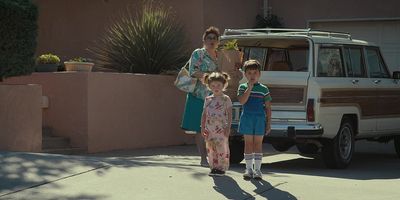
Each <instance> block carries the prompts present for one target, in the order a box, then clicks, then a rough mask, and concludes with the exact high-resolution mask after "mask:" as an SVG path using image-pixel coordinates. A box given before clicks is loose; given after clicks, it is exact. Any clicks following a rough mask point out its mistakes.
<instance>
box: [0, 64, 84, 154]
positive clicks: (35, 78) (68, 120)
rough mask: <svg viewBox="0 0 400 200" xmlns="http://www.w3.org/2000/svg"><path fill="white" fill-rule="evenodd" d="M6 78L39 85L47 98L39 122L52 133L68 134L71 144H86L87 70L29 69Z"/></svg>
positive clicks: (77, 145) (14, 81)
mask: <svg viewBox="0 0 400 200" xmlns="http://www.w3.org/2000/svg"><path fill="white" fill-rule="evenodd" d="M6 82H8V83H17V84H30V83H34V84H38V85H41V86H42V89H43V95H44V96H47V97H48V100H49V106H48V108H45V109H43V126H49V127H51V128H52V129H53V134H54V135H56V136H63V137H69V138H70V139H71V145H72V146H73V147H81V148H87V132H88V127H87V124H88V117H87V111H88V108H87V107H88V105H87V101H88V100H87V98H88V97H87V94H88V91H87V73H74V72H72V73H66V72H65V73H63V72H61V73H33V74H32V75H30V76H20V77H13V78H9V79H7V80H6Z"/></svg>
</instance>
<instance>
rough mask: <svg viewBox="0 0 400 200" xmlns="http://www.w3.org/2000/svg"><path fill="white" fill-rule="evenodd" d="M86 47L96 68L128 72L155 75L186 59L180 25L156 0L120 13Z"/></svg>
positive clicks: (182, 62)
mask: <svg viewBox="0 0 400 200" xmlns="http://www.w3.org/2000/svg"><path fill="white" fill-rule="evenodd" d="M89 50H90V51H91V52H92V53H94V55H95V57H96V60H97V64H98V65H99V66H100V67H104V68H109V69H114V70H117V71H119V72H130V73H148V74H159V73H160V72H162V71H166V70H171V69H176V68H177V67H181V65H183V64H184V62H185V59H186V58H187V49H186V48H185V38H184V32H183V26H182V25H181V24H180V23H179V22H177V19H176V17H175V15H174V13H173V12H172V10H171V8H167V7H165V6H164V5H162V4H159V2H157V1H147V2H146V3H145V4H144V5H143V8H142V9H140V10H139V11H137V12H136V13H135V14H133V15H132V14H130V12H128V13H126V14H123V15H121V17H120V18H119V20H117V21H116V22H115V23H114V24H113V25H112V26H111V27H109V29H108V30H107V31H106V34H105V36H104V37H103V38H102V39H101V40H100V41H99V42H98V43H97V45H96V46H94V47H92V48H90V49H89Z"/></svg>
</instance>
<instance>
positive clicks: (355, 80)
mask: <svg viewBox="0 0 400 200" xmlns="http://www.w3.org/2000/svg"><path fill="white" fill-rule="evenodd" d="M351 82H352V83H353V84H357V83H358V82H360V81H359V80H357V79H354V80H352V81H351Z"/></svg>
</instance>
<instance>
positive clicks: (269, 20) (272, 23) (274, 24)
mask: <svg viewBox="0 0 400 200" xmlns="http://www.w3.org/2000/svg"><path fill="white" fill-rule="evenodd" d="M283 27H284V24H283V22H282V18H280V17H278V16H277V15H274V14H271V15H269V16H267V17H262V16H261V15H257V16H256V26H255V28H283Z"/></svg>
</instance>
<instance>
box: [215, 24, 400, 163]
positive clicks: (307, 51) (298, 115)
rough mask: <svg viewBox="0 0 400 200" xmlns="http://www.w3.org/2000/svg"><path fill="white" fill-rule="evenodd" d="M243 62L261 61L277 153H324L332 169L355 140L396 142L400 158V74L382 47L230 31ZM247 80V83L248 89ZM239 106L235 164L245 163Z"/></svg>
mask: <svg viewBox="0 0 400 200" xmlns="http://www.w3.org/2000/svg"><path fill="white" fill-rule="evenodd" d="M234 39H236V40H237V42H238V45H239V47H240V49H241V51H243V53H244V60H247V59H257V60H258V61H260V63H261V64H262V67H263V71H262V73H261V82H262V83H264V84H266V85H267V86H268V87H269V88H270V91H271V96H272V99H273V100H272V132H271V134H269V135H268V136H267V137H265V141H267V142H269V143H271V144H272V146H273V147H274V148H275V149H276V150H278V151H286V150H288V149H289V148H291V147H292V146H294V145H295V146H297V149H298V150H299V152H301V154H304V155H312V154H317V153H322V157H323V160H324V162H325V164H326V165H327V167H329V168H345V167H347V166H348V165H349V164H350V161H351V160H352V156H353V152H354V147H355V141H356V140H361V139H366V140H370V141H377V142H389V141H391V140H394V144H395V148H396V151H397V154H398V155H399V156H400V79H399V78H400V72H399V71H395V72H393V73H392V74H390V72H389V70H388V67H387V66H386V64H385V61H384V58H383V57H382V54H381V53H380V50H379V47H378V46H376V45H374V44H372V43H369V42H366V41H361V40H355V39H353V38H352V37H351V35H350V34H347V33H339V32H325V31H314V30H309V29H305V30H304V29H227V30H225V33H224V35H223V36H222V37H221V42H222V44H223V43H224V42H226V41H231V40H234ZM244 81H245V80H244V79H243V80H242V81H241V82H244ZM240 111H241V105H240V104H239V103H238V102H235V103H234V108H233V118H234V119H233V129H234V130H233V131H232V136H231V138H230V145H231V157H232V158H231V161H232V162H233V163H235V162H236V163H237V162H240V161H241V160H242V159H243V155H242V154H243V147H242V146H243V143H242V141H241V138H240V136H239V135H238V134H237V133H236V132H235V128H237V124H238V122H239V117H240Z"/></svg>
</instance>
